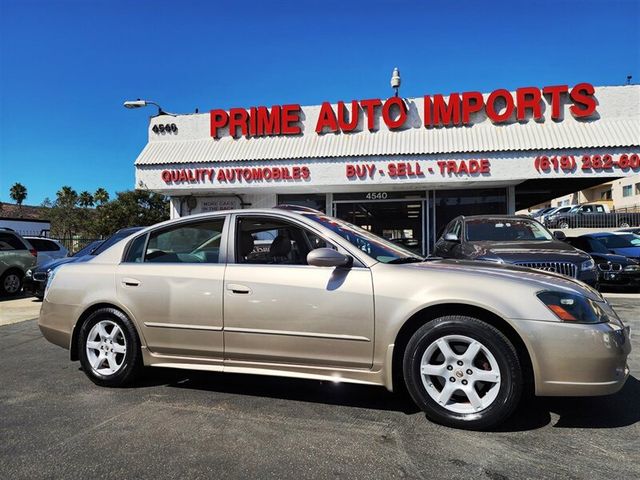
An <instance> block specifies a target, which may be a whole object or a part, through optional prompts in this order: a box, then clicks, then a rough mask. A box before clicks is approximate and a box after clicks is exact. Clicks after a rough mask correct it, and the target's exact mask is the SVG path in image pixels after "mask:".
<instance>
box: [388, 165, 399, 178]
mask: <svg viewBox="0 0 640 480" xmlns="http://www.w3.org/2000/svg"><path fill="white" fill-rule="evenodd" d="M387 175H389V176H390V177H391V178H395V177H397V176H398V170H397V169H396V164H395V163H390V164H389V165H387Z"/></svg>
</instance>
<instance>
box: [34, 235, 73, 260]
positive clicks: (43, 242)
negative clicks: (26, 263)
mask: <svg viewBox="0 0 640 480" xmlns="http://www.w3.org/2000/svg"><path fill="white" fill-rule="evenodd" d="M24 238H25V240H27V241H28V242H29V243H30V244H31V245H32V246H33V248H35V249H36V250H37V251H38V265H42V264H43V263H45V262H48V261H50V260H57V259H59V258H64V257H66V256H67V255H69V250H67V248H66V247H65V246H64V245H63V244H62V243H60V242H59V241H58V240H54V239H53V238H45V237H24Z"/></svg>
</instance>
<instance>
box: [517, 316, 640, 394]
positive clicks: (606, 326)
mask: <svg viewBox="0 0 640 480" xmlns="http://www.w3.org/2000/svg"><path fill="white" fill-rule="evenodd" d="M518 327H519V329H520V331H521V334H522V338H523V339H525V341H526V343H527V347H528V348H529V352H530V354H531V359H532V363H533V368H534V375H535V391H536V395H539V396H598V395H609V394H612V393H616V392H617V391H619V390H620V389H621V388H622V387H623V385H624V383H625V381H626V379H627V377H628V376H629V367H628V365H627V357H628V356H629V353H630V352H631V342H630V339H629V327H624V328H620V327H618V326H617V325H615V324H612V323H599V324H595V325H585V324H571V323H568V322H543V321H523V322H518Z"/></svg>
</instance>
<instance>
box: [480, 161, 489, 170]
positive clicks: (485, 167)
mask: <svg viewBox="0 0 640 480" xmlns="http://www.w3.org/2000/svg"><path fill="white" fill-rule="evenodd" d="M480 173H491V164H490V163H489V160H486V159H485V160H480Z"/></svg>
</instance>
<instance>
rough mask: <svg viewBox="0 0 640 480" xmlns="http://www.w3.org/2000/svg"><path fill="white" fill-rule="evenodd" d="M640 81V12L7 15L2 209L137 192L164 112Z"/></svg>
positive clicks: (311, 10)
mask: <svg viewBox="0 0 640 480" xmlns="http://www.w3.org/2000/svg"><path fill="white" fill-rule="evenodd" d="M396 66H397V67H399V68H400V71H401V74H402V81H403V84H402V90H401V92H402V95H403V96H406V97H410V96H420V95H423V94H426V93H449V92H454V91H465V90H480V91H491V90H493V89H495V88H498V87H505V88H509V89H512V88H517V87H519V86H540V87H542V86H544V85H552V84H559V83H563V84H569V85H571V84H575V83H578V82H582V81H586V82H590V83H593V84H594V85H619V84H623V83H624V82H625V79H626V76H627V75H628V74H631V75H633V77H634V83H636V82H638V81H640V69H639V66H640V2H639V1H637V0H626V1H615V0H600V1H588V0H587V1H584V0H571V1H566V0H565V1H563V0H553V1H526V2H524V1H523V2H517V1H515V0H511V1H508V2H489V1H477V0H472V1H466V0H457V1H441V2H436V1H424V0H423V1H416V2H411V1H402V0H396V1H386V2H382V1H374V0H368V1H364V2H356V1H352V2H347V1H345V0H342V1H333V0H323V1H322V2H320V1H316V2H304V1H300V0H298V1H295V2H267V1H262V2H250V1H242V2H214V1H176V0H170V1H165V0H153V1H146V0H135V1H117V0H108V1H102V0H100V1H90V0H66V1H58V0H50V1H32V0H0V96H1V99H0V200H2V201H8V200H9V193H8V191H9V188H10V186H11V185H12V184H13V183H14V182H21V183H23V184H24V185H26V186H27V189H28V191H29V196H28V198H27V201H26V202H25V203H27V204H39V203H40V202H41V201H42V200H43V199H44V198H45V197H51V198H54V197H55V192H56V191H57V190H58V189H59V188H60V186H62V185H70V186H72V187H73V188H75V189H76V190H78V191H81V190H85V189H86V190H89V191H94V190H95V189H96V188H97V187H101V186H102V187H104V188H106V189H107V190H108V191H109V192H110V193H111V194H112V195H113V194H114V192H116V191H120V190H125V189H129V188H133V186H134V185H133V183H134V169H133V162H134V160H135V158H136V156H137V155H138V153H139V152H140V150H141V149H142V148H143V147H144V144H145V141H146V125H147V119H148V116H149V115H151V114H152V113H153V110H151V109H149V108H147V109H139V110H133V111H129V110H125V109H124V108H123V107H122V102H123V100H125V99H135V98H146V99H152V100H155V101H157V102H158V103H160V104H161V105H162V106H163V107H164V108H165V109H166V110H168V111H172V112H176V113H181V112H192V111H194V109H195V108H196V107H198V108H200V110H201V111H205V110H209V109H211V108H229V107H240V106H243V107H249V106H252V105H272V104H284V103H300V104H302V105H305V104H306V105H309V104H318V103H320V102H322V101H325V100H329V101H337V100H346V101H349V100H352V99H362V98H376V97H381V98H383V97H386V96H389V95H390V94H391V90H390V88H389V78H390V75H391V71H392V69H393V67H396Z"/></svg>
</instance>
